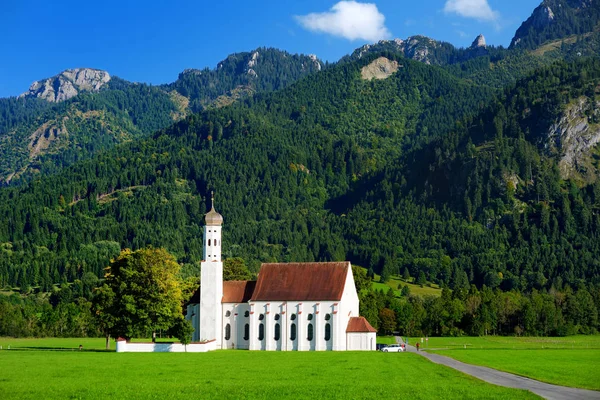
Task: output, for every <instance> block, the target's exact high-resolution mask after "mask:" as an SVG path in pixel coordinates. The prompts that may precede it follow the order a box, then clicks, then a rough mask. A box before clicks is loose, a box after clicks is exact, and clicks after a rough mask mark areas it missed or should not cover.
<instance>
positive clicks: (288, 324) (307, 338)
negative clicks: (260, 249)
mask: <svg viewBox="0 0 600 400" xmlns="http://www.w3.org/2000/svg"><path fill="white" fill-rule="evenodd" d="M205 221H206V225H205V227H204V261H202V263H201V273H200V276H201V281H200V282H201V284H200V287H199V288H198V290H197V291H196V292H195V293H194V295H193V296H192V299H191V300H190V302H189V303H188V306H187V314H186V318H187V319H188V320H190V321H191V323H192V325H193V326H194V329H195V331H194V334H193V337H192V342H193V343H192V344H190V345H188V346H185V349H184V347H183V345H181V344H168V345H164V344H159V343H156V344H141V343H140V344H134V343H129V342H120V343H119V342H118V343H117V351H118V352H119V351H199V352H203V351H209V350H215V349H248V350H273V351H275V350H278V351H327V350H333V351H344V350H375V333H376V330H375V329H374V328H373V327H372V326H371V325H370V324H369V322H368V321H367V320H366V319H365V318H364V317H361V316H359V311H358V294H357V293H356V287H355V285H354V276H353V275H352V267H351V265H350V263H349V262H347V261H345V262H310V263H264V264H262V265H261V268H260V271H259V273H258V279H257V280H256V281H226V282H224V281H223V262H222V260H221V229H222V225H223V217H222V216H221V214H219V213H218V212H216V211H215V209H214V201H213V204H212V207H211V210H210V211H209V212H208V213H207V214H206V216H205ZM150 347H152V350H150V349H149V348H150Z"/></svg>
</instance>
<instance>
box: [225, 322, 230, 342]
mask: <svg viewBox="0 0 600 400" xmlns="http://www.w3.org/2000/svg"><path fill="white" fill-rule="evenodd" d="M229 339H231V325H230V324H227V325H225V340H229Z"/></svg>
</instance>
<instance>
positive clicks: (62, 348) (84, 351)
mask: <svg viewBox="0 0 600 400" xmlns="http://www.w3.org/2000/svg"><path fill="white" fill-rule="evenodd" d="M0 351H73V352H76V351H77V352H82V353H115V350H113V349H111V350H106V349H78V348H76V347H40V346H23V347H13V348H11V349H3V350H0Z"/></svg>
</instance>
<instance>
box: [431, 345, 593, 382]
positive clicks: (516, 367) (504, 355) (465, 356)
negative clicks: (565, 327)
mask: <svg viewBox="0 0 600 400" xmlns="http://www.w3.org/2000/svg"><path fill="white" fill-rule="evenodd" d="M435 353H436V354H441V355H445V356H448V357H452V358H454V359H456V360H459V361H462V362H466V363H469V364H476V365H483V366H486V367H490V368H495V369H499V370H501V371H506V372H512V373H513V374H517V375H522V376H527V377H529V378H533V379H537V380H540V381H543V382H548V383H553V384H556V385H562V386H572V387H578V388H584V389H593V390H600V350H599V349H590V350H586V349H578V350H562V349H544V350H489V349H478V350H460V349H456V350H444V351H436V352H435Z"/></svg>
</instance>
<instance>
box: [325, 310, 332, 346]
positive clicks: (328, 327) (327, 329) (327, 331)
mask: <svg viewBox="0 0 600 400" xmlns="http://www.w3.org/2000/svg"><path fill="white" fill-rule="evenodd" d="M328 315H329V314H328ZM330 339H331V324H325V341H326V342H328V341H329V340H330Z"/></svg>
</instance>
